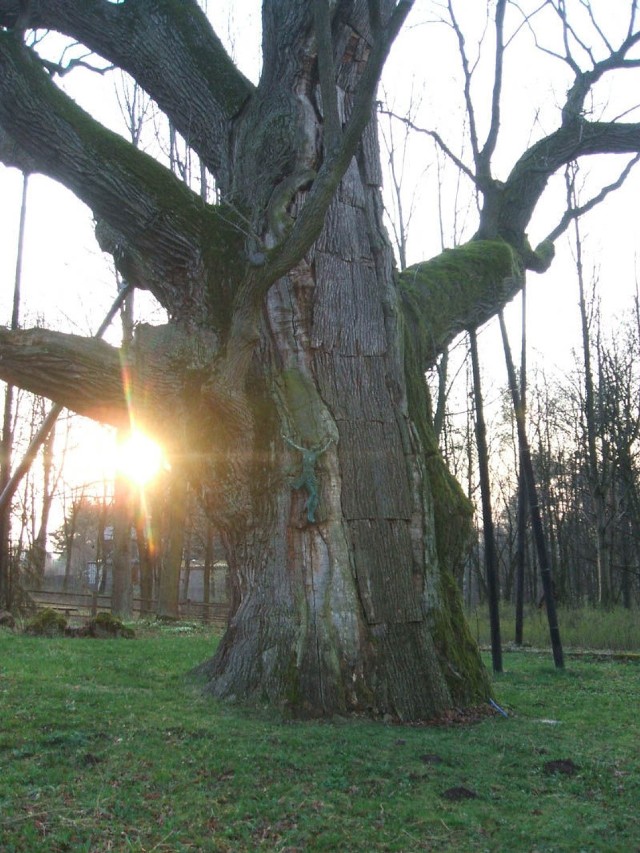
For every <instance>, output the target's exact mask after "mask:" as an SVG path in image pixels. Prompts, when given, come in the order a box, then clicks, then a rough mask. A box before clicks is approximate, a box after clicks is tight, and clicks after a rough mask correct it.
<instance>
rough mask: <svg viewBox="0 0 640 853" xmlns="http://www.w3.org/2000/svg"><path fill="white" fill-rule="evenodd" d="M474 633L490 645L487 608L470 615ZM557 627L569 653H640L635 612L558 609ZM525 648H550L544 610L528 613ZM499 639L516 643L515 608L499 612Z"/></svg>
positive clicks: (585, 608)
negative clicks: (584, 650) (583, 651)
mask: <svg viewBox="0 0 640 853" xmlns="http://www.w3.org/2000/svg"><path fill="white" fill-rule="evenodd" d="M467 618H468V620H469V625H470V627H471V631H472V633H473V635H474V636H475V638H476V640H477V641H478V643H479V644H480V645H482V646H488V645H490V643H491V633H490V628H489V614H488V610H487V608H486V607H479V608H476V609H474V610H472V611H470V612H469V613H468V614H467ZM558 626H559V628H560V637H561V640H562V644H563V646H564V647H565V648H566V649H567V650H571V649H573V650H579V649H589V650H591V651H593V650H598V651H614V652H616V651H625V652H629V651H631V652H633V651H635V652H639V653H640V618H639V617H638V611H637V609H636V610H624V609H623V608H617V609H615V610H603V609H601V608H592V607H583V608H577V609H571V610H570V609H562V608H561V609H559V610H558ZM523 627H524V630H523V640H524V644H525V646H533V647H534V648H539V649H544V648H549V623H548V621H547V613H546V611H545V610H538V609H537V608H534V607H529V608H526V609H525V614H524V622H523ZM500 636H501V637H502V642H503V644H508V643H511V642H513V639H514V637H515V613H514V608H513V606H504V605H503V606H502V607H501V609H500Z"/></svg>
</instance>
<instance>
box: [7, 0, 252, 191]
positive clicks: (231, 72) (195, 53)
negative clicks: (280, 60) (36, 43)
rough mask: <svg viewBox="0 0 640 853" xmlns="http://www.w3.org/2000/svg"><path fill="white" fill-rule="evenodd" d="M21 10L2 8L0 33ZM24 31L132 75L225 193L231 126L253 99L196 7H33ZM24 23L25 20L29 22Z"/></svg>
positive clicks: (147, 3) (39, 2) (161, 3)
mask: <svg viewBox="0 0 640 853" xmlns="http://www.w3.org/2000/svg"><path fill="white" fill-rule="evenodd" d="M15 5H16V4H15V2H13V0H0V25H2V26H12V21H13V19H14V18H15V9H14V7H15ZM21 5H24V6H27V9H28V12H27V15H26V19H25V20H23V21H22V27H23V28H24V27H28V28H30V29H31V28H33V29H36V28H38V29H48V30H54V31H56V32H59V33H62V34H64V35H67V36H70V37H71V38H73V39H76V40H78V41H79V42H81V43H82V44H84V45H86V46H87V47H88V48H89V49H90V50H92V51H95V52H96V53H98V54H100V55H101V56H103V57H105V58H106V59H108V60H109V61H110V62H112V63H113V64H114V65H117V66H118V67H119V68H122V69H123V70H124V71H126V72H128V73H129V74H131V76H132V77H133V78H134V79H135V80H137V82H138V83H140V85H141V86H142V87H143V88H144V89H145V91H146V92H148V93H149V95H150V96H151V97H152V98H153V99H154V100H155V101H156V103H157V104H158V105H159V107H160V108H161V110H162V111H163V112H164V113H165V114H166V115H167V116H168V117H169V118H170V119H171V121H172V122H173V125H174V127H175V128H176V130H177V131H178V132H179V133H180V134H182V136H183V137H184V138H185V139H187V140H188V141H189V144H190V146H191V147H192V148H193V149H194V150H195V151H197V153H198V155H199V156H200V157H201V158H202V160H203V161H204V162H205V163H206V165H207V167H208V168H209V169H210V170H211V171H212V172H213V173H214V174H215V175H216V178H217V179H218V182H219V184H221V185H224V183H225V180H226V178H227V174H228V168H229V164H228V132H229V122H230V120H231V119H232V118H233V116H235V115H236V114H237V113H238V112H239V110H240V109H241V107H242V105H243V103H244V102H245V101H246V99H247V98H248V97H250V96H251V93H252V92H253V86H252V84H251V83H250V82H249V81H248V80H247V79H246V77H244V75H243V74H241V73H240V71H239V70H238V69H237V68H236V66H235V65H234V63H233V61H232V60H231V58H230V57H229V55H228V54H227V52H226V50H225V49H224V47H223V45H222V43H221V41H220V39H219V38H218V37H217V35H216V34H215V32H214V31H213V29H212V27H211V24H210V23H209V21H208V19H207V17H206V15H205V14H204V12H203V11H202V10H201V9H200V8H199V6H198V4H197V3H196V2H195V0H136V2H135V3H122V4H116V3H105V2H104V0H83V2H82V3H69V2H53V3H52V2H48V1H46V0H30V2H29V3H28V4H21ZM23 17H25V16H23Z"/></svg>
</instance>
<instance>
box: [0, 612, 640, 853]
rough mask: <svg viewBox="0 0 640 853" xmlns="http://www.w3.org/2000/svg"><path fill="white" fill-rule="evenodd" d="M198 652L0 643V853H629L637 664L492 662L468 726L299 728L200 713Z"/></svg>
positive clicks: (153, 645) (26, 640) (637, 797)
mask: <svg viewBox="0 0 640 853" xmlns="http://www.w3.org/2000/svg"><path fill="white" fill-rule="evenodd" d="M212 642H213V641H212V638H211V636H208V635H207V634H205V633H202V632H201V631H199V630H191V631H190V630H188V629H184V630H182V631H179V630H177V629H175V628H173V629H168V628H164V629H160V628H157V629H154V630H153V631H151V630H149V631H146V632H144V633H142V634H140V635H139V636H138V638H136V639H134V640H102V641H101V640H80V639H55V640H46V639H41V638H35V637H26V636H23V635H18V634H11V633H9V632H7V631H2V630H0V850H2V851H3V853H14V851H16V853H17V851H20V853H22V852H23V851H25V853H32V851H47V852H48V853H49V851H52V853H56V851H65V850H70V851H96V853H97V852H98V851H107V850H117V851H152V850H155V851H172V853H173V851H194V850H196V851H198V850H201V851H253V850H267V851H276V850H278V851H290V853H291V851H303V850H304V851H367V852H368V851H377V850H380V851H383V850H388V851H418V850H438V851H443V850H444V851H449V850H451V851H453V850H455V851H484V850H487V851H519V850H523V851H525V850H526V851H533V850H535V851H552V850H553V851H559V850H566V851H583V850H584V851H592V850H593V851H596V850H597V851H603V850H612V851H637V850H640V811H639V809H638V803H639V802H640V750H639V749H638V744H639V743H640V737H639V735H640V731H639V724H638V708H637V699H638V686H639V683H640V668H639V665H638V664H637V663H621V662H593V661H575V662H574V661H570V662H569V665H568V667H567V669H566V671H565V672H560V673H558V672H555V671H554V670H553V667H552V665H551V663H550V661H549V660H548V659H547V657H546V656H538V655H527V654H508V655H506V656H505V665H506V669H507V671H506V672H505V674H504V675H502V676H500V677H499V678H498V679H497V680H496V681H495V685H494V686H495V698H496V700H497V701H498V702H499V703H500V705H501V706H502V707H503V708H505V709H506V710H507V713H508V714H509V716H508V718H504V717H502V716H495V717H489V718H485V719H484V720H483V721H482V722H479V723H477V724H474V725H467V726H452V727H448V728H447V727H431V728H419V727H407V726H404V727H400V726H385V725H382V724H377V723H371V722H366V721H334V722H332V723H311V722H305V723H299V722H286V721H282V720H281V719H280V718H278V717H275V716H274V715H272V714H269V713H268V712H266V711H265V712H262V711H260V712H258V711H255V712H247V711H242V710H239V709H237V708H232V707H229V706H221V705H219V704H216V703H213V702H211V701H210V700H205V699H203V698H202V697H201V696H200V694H199V692H198V690H197V689H196V688H195V687H194V685H192V684H189V683H188V682H186V681H185V679H184V673H185V672H186V671H187V670H188V669H189V667H191V666H193V665H194V664H196V663H198V662H200V661H201V660H203V659H204V658H205V657H207V656H208V655H209V654H210V652H211V649H212ZM554 762H556V763H555V764H554ZM557 762H561V763H557Z"/></svg>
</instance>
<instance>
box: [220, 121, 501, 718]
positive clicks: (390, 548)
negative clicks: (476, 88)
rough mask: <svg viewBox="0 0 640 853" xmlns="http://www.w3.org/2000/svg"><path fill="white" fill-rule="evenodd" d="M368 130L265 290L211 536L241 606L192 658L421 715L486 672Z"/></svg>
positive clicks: (253, 687)
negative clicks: (438, 520)
mask: <svg viewBox="0 0 640 853" xmlns="http://www.w3.org/2000/svg"><path fill="white" fill-rule="evenodd" d="M373 134H374V130H373V127H370V128H369V130H368V132H367V137H366V140H365V144H364V146H363V152H362V154H361V157H360V158H359V161H358V162H356V161H354V162H353V163H352V164H351V166H350V168H349V170H348V172H347V175H346V176H345V178H344V180H343V181H342V184H341V186H340V190H339V192H338V195H337V197H336V199H335V200H334V202H333V204H332V206H331V208H330V210H329V213H328V216H327V218H326V223H325V227H324V230H323V232H322V235H321V237H320V239H319V240H318V241H317V243H316V244H315V246H314V248H313V250H312V251H311V252H310V253H309V254H308V255H307V257H306V258H305V260H304V261H302V262H301V263H300V264H298V266H297V267H296V268H295V269H294V270H293V271H292V272H291V273H290V274H289V275H288V276H286V277H284V278H282V279H280V280H279V281H278V282H277V283H276V284H275V285H274V286H273V287H272V288H271V290H270V292H269V295H268V299H267V306H266V312H265V322H264V325H263V328H262V335H261V342H260V348H259V349H260V358H259V360H258V361H257V362H256V363H255V364H254V368H253V370H252V377H253V381H251V382H249V383H248V384H249V387H250V388H256V389H257V393H256V394H255V395H254V396H253V397H252V398H251V400H250V407H251V409H252V411H253V414H254V423H255V428H254V431H253V438H252V442H253V444H252V447H251V455H252V458H253V459H254V460H255V462H254V469H253V472H252V475H251V477H250V494H251V509H250V512H249V514H248V515H247V517H246V519H245V521H244V524H243V526H242V527H241V528H240V529H236V530H233V531H231V532H228V533H227V535H226V537H225V539H226V545H227V548H228V559H229V564H230V567H231V570H232V573H233V578H234V581H235V586H236V604H237V607H236V609H235V612H234V614H233V616H232V618H231V622H230V626H229V629H228V631H227V633H226V635H225V637H224V639H223V641H222V643H221V645H220V647H219V650H218V652H217V654H216V656H215V657H214V658H213V660H212V661H210V662H209V663H208V664H207V665H206V666H205V667H204V670H205V671H206V674H207V676H208V678H209V687H208V689H209V691H210V692H211V693H212V694H214V695H216V696H220V697H234V698H248V697H250V698H254V699H261V698H268V699H269V700H270V701H272V702H276V703H282V704H286V705H288V706H290V707H291V708H293V709H294V710H295V711H296V712H302V713H308V714H333V713H336V712H338V713H344V712H347V711H360V712H363V711H364V712H368V713H373V714H375V715H384V714H390V715H393V716H396V717H398V718H400V719H424V718H429V717H432V716H436V715H437V714H439V713H441V712H442V711H443V710H444V709H445V708H447V707H450V706H451V704H452V702H453V701H456V702H461V701H463V702H464V701H466V702H472V701H478V700H481V699H484V698H486V695H487V682H486V679H485V676H484V672H483V669H482V665H481V663H480V660H479V657H478V653H477V650H476V649H475V647H474V646H473V644H472V642H471V641H470V639H469V637H468V635H467V633H466V628H465V626H464V623H463V620H462V617H461V614H460V612H459V610H457V609H456V608H458V604H457V593H456V592H454V585H453V582H452V580H451V577H450V575H449V572H450V571H451V569H452V568H453V566H452V560H455V559H456V554H455V552H454V551H453V549H450V550H449V543H448V542H447V541H446V539H445V536H444V535H442V536H441V538H440V541H438V537H437V531H436V524H435V518H434V504H433V502H434V495H433V488H434V484H433V482H432V478H431V476H430V473H431V472H430V471H429V469H428V467H427V464H426V462H425V456H426V453H425V451H426V448H425V446H424V440H423V436H422V435H421V428H420V427H419V426H418V425H417V424H416V423H415V422H414V421H413V419H412V413H411V409H412V406H417V407H424V411H423V413H422V416H423V417H426V406H427V400H426V396H425V394H424V393H422V394H421V395H419V397H418V399H416V400H412V401H410V400H409V399H408V392H407V386H406V381H405V365H404V356H403V352H404V346H403V338H402V335H403V326H402V323H401V322H399V303H398V295H397V291H396V289H395V286H394V277H393V270H392V263H393V262H392V255H391V249H390V246H389V244H388V241H387V240H386V237H385V235H384V231H383V229H382V226H381V223H380V220H379V213H380V211H381V205H380V203H379V196H378V186H377V185H378V170H377V162H376V161H375V160H374V159H373V158H372V157H370V156H368V155H367V153H366V152H370V151H374V150H375V147H376V146H375V144H374V137H373ZM420 384H422V388H423V392H424V383H423V382H422V383H420ZM292 445H297V447H298V448H306V449H308V450H311V451H313V453H312V458H311V460H309V458H308V456H306V455H305V453H304V452H303V451H302V450H299V449H297V448H296V447H294V446H292ZM430 449H432V448H430ZM305 464H306V465H307V466H310V465H311V466H312V470H313V472H314V473H315V478H316V479H317V484H318V490H319V504H318V507H317V509H316V510H315V513H314V512H313V511H312V505H310V504H309V499H310V498H311V497H312V495H311V492H312V491H313V489H314V487H315V483H314V482H310V481H309V473H310V472H309V470H308V469H307V468H305ZM433 464H434V465H436V464H437V463H433ZM305 475H306V482H301V481H302V480H303V479H304V476H305ZM438 476H440V477H442V476H443V471H438ZM312 479H313V478H312ZM447 486H448V484H447V483H446V480H445V487H444V488H442V490H441V491H440V493H439V494H438V500H439V501H440V512H441V514H443V515H446V516H449V517H448V518H447V522H446V523H447V524H448V526H449V532H450V533H451V534H453V529H452V528H456V527H457V532H458V533H459V534H460V541H461V542H462V541H464V538H465V536H466V535H468V531H467V530H466V529H465V522H466V521H467V520H468V508H467V506H466V504H465V502H464V501H463V499H462V497H461V495H459V494H458V492H457V491H456V490H455V489H452V490H451V491H449V493H447V490H446V487H447ZM443 527H444V525H443ZM441 533H444V530H442V531H441ZM452 538H453V536H452ZM454 632H455V633H454ZM454 648H455V649H456V653H455V655H454V659H452V658H451V653H452V650H453V649H454Z"/></svg>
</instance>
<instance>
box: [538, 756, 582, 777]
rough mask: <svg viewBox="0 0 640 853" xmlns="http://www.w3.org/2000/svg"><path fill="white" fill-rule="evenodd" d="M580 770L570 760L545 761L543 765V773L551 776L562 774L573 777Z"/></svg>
mask: <svg viewBox="0 0 640 853" xmlns="http://www.w3.org/2000/svg"><path fill="white" fill-rule="evenodd" d="M579 769H580V768H579V767H578V765H577V764H574V763H573V761H572V760H571V759H570V758H557V759H555V761H546V762H545V764H544V772H545V773H547V774H549V775H551V774H552V773H562V774H564V775H565V776H573V775H574V773H577V772H578V770H579Z"/></svg>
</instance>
